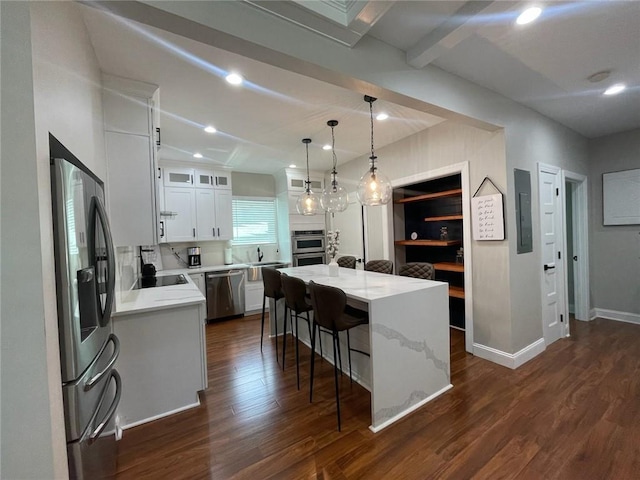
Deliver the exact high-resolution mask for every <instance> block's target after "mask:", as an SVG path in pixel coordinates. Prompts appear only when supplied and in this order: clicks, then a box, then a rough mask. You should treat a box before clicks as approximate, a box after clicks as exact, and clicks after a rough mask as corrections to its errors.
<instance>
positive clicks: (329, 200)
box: [320, 180, 349, 213]
mask: <svg viewBox="0 0 640 480" xmlns="http://www.w3.org/2000/svg"><path fill="white" fill-rule="evenodd" d="M348 205H349V194H348V193H347V191H346V190H345V188H344V187H343V186H341V185H339V184H338V182H337V181H335V180H332V181H331V183H330V184H329V186H328V187H327V188H325V189H324V190H323V191H322V198H321V199H320V206H321V207H322V208H323V210H325V211H326V212H328V213H335V212H344V211H345V210H346V209H347V206H348Z"/></svg>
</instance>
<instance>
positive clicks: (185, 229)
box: [163, 187, 196, 242]
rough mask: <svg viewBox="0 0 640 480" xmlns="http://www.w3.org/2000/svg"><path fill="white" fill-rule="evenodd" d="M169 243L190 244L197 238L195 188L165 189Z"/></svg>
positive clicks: (166, 229)
mask: <svg viewBox="0 0 640 480" xmlns="http://www.w3.org/2000/svg"><path fill="white" fill-rule="evenodd" d="M164 205H165V210H166V211H167V213H169V215H168V216H165V217H163V218H164V219H165V232H166V236H167V242H189V241H193V240H195V238H196V191H195V189H193V188H180V187H165V189H164Z"/></svg>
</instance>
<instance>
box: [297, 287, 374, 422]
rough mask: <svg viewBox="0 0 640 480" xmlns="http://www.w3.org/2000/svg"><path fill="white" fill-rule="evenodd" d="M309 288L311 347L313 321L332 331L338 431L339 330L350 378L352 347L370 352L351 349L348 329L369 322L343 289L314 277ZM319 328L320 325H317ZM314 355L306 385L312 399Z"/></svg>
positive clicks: (312, 348)
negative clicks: (342, 334)
mask: <svg viewBox="0 0 640 480" xmlns="http://www.w3.org/2000/svg"><path fill="white" fill-rule="evenodd" d="M309 292H310V294H311V305H312V306H313V312H314V315H313V323H314V326H313V336H312V337H311V351H312V352H313V351H314V349H315V341H316V330H317V329H316V325H318V326H319V327H322V328H323V329H324V330H325V331H328V332H330V333H331V335H332V337H333V375H334V379H335V386H336V410H337V414H338V431H340V426H341V425H340V391H339V387H338V359H339V358H340V353H339V352H340V343H339V342H340V339H339V337H338V333H339V332H342V331H344V330H346V331H347V349H348V355H349V378H351V381H353V378H352V376H351V351H352V350H353V351H356V352H359V353H362V354H364V355H369V354H368V353H367V352H363V351H362V350H357V349H355V348H354V349H352V348H351V341H350V339H349V330H350V329H352V328H354V327H357V326H358V325H364V324H366V323H369V315H368V313H367V312H364V311H362V310H358V309H355V308H352V307H349V306H348V305H347V295H346V294H345V293H344V291H343V290H341V289H339V288H335V287H329V286H327V285H319V284H317V283H314V282H313V281H310V282H309ZM318 330H319V329H318ZM314 358H315V355H314V356H312V357H311V381H310V389H309V401H312V400H313V371H314V364H315V362H314Z"/></svg>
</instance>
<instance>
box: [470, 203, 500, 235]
mask: <svg viewBox="0 0 640 480" xmlns="http://www.w3.org/2000/svg"><path fill="white" fill-rule="evenodd" d="M471 224H472V230H473V239H474V240H479V241H485V240H504V207H503V202H502V194H500V193H496V194H494V195H482V196H477V197H473V198H472V199H471Z"/></svg>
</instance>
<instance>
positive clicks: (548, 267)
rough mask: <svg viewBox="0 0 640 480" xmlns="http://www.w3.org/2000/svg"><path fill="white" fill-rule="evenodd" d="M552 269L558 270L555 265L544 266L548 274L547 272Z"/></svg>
mask: <svg viewBox="0 0 640 480" xmlns="http://www.w3.org/2000/svg"><path fill="white" fill-rule="evenodd" d="M552 268H556V266H555V265H547V264H546V263H545V264H544V271H545V272H546V271H547V270H551V269H552Z"/></svg>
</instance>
